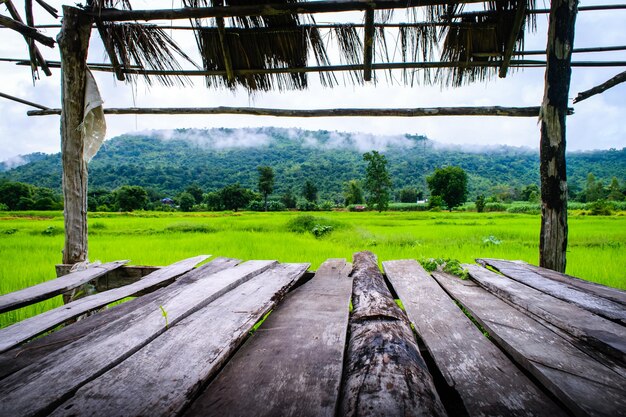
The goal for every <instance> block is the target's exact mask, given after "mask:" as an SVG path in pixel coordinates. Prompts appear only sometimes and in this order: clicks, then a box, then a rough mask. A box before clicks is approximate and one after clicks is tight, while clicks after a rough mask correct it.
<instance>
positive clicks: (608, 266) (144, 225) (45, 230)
mask: <svg viewBox="0 0 626 417" xmlns="http://www.w3.org/2000/svg"><path fill="white" fill-rule="evenodd" d="M308 215H310V216H313V217H314V218H313V219H310V218H308V219H306V218H305V219H303V218H302V217H301V216H303V214H302V213H297V212H274V213H251V212H243V213H232V212H227V213H156V212H137V213H120V214H118V213H90V216H89V236H90V239H89V257H90V260H91V261H96V260H99V261H102V262H108V261H113V260H118V259H130V260H131V264H134V265H166V264H168V263H172V262H174V261H177V260H180V259H183V258H185V257H190V256H195V255H199V254H211V255H213V256H227V257H234V258H239V259H242V260H249V259H276V260H278V261H281V262H310V263H311V269H317V267H318V266H319V265H320V264H321V263H322V262H323V261H324V260H325V259H327V258H347V259H351V257H352V254H353V253H354V252H356V251H360V250H365V249H367V250H371V251H372V252H374V253H376V254H377V255H378V258H379V260H380V261H384V260H389V259H406V258H413V259H420V258H430V257H434V258H440V257H441V258H456V259H459V260H460V261H462V262H473V260H474V259H475V258H477V257H493V258H502V259H521V260H524V261H527V262H530V263H533V264H537V263H538V257H539V255H538V252H539V250H538V241H539V227H540V216H538V215H528V214H512V213H469V212H459V213H457V212H454V213H444V212H442V213H435V212H408V213H402V212H386V213H373V212H365V213H349V212H316V213H309V214H308ZM2 216H4V217H1V218H0V294H5V293H7V292H11V291H15V290H17V289H20V288H24V287H27V286H30V285H34V284H36V283H38V282H42V281H44V280H47V279H52V278H54V276H55V274H54V264H55V263H59V262H60V260H61V249H62V247H63V216H62V213H60V212H26V213H25V212H21V213H4V214H3V215H2ZM315 225H318V226H331V228H332V230H330V231H329V232H328V231H327V232H326V233H325V234H324V235H323V236H321V237H316V236H315V235H314V234H313V233H311V232H310V230H311V228H312V227H314V226H315ZM320 229H323V228H319V227H318V230H320ZM625 247H626V216H623V213H621V214H618V215H614V216H583V215H577V213H576V212H574V213H572V214H571V215H570V219H569V250H568V254H567V273H568V274H571V275H575V276H578V277H581V278H584V279H587V280H590V281H595V282H599V283H602V284H605V285H609V286H613V287H617V288H622V289H626V256H625V255H624V248H625ZM60 304H61V300H60V297H57V298H55V299H52V300H49V301H46V302H42V303H39V304H36V305H34V306H31V307H27V308H23V309H20V310H16V311H14V312H9V313H6V314H3V315H0V327H3V326H6V325H8V324H10V323H13V322H15V321H18V320H22V319H24V318H27V317H29V316H32V315H34V314H38V313H40V312H42V311H45V310H47V309H49V308H52V307H56V306H58V305H60Z"/></svg>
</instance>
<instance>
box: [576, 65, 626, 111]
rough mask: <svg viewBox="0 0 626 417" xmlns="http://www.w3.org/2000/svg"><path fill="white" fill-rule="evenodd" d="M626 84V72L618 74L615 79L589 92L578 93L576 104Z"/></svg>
mask: <svg viewBox="0 0 626 417" xmlns="http://www.w3.org/2000/svg"><path fill="white" fill-rule="evenodd" d="M623 82H626V71H624V72H622V73H619V74H617V75H616V76H615V77H613V78H611V79H610V80H608V81H605V82H603V83H602V84H600V85H597V86H595V87H593V88H590V89H589V90H586V91H582V92H580V93H578V95H577V96H576V98H575V99H574V103H579V102H581V101H583V100H585V99H588V98H589V97H592V96H595V95H596V94H600V93H603V92H605V91H606V90H608V89H609V88H612V87H615V86H616V85H618V84H621V83H623Z"/></svg>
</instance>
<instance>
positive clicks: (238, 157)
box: [0, 128, 626, 198]
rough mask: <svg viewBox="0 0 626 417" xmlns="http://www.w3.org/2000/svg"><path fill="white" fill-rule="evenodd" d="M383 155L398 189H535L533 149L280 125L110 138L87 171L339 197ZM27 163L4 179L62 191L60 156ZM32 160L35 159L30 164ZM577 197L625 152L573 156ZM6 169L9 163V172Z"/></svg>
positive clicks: (178, 185) (145, 181) (165, 183)
mask: <svg viewBox="0 0 626 417" xmlns="http://www.w3.org/2000/svg"><path fill="white" fill-rule="evenodd" d="M369 150H378V151H379V152H382V153H384V154H385V155H386V157H387V159H388V161H389V170H390V173H391V176H392V180H393V185H394V188H395V189H397V190H399V189H401V188H403V187H405V186H412V187H416V188H418V189H426V182H425V177H426V176H427V175H429V174H430V173H432V171H433V170H434V169H435V168H437V167H441V166H445V165H459V166H461V167H462V168H463V169H465V170H466V171H467V172H468V174H469V177H470V194H472V195H473V194H475V193H477V192H480V193H488V192H489V191H490V190H491V189H493V188H494V187H499V186H510V187H523V186H525V185H528V184H538V183H539V155H538V153H537V151H535V150H531V149H528V148H517V147H510V146H503V145H496V146H486V147H485V146H480V147H479V146H475V147H472V146H463V147H458V146H457V147H455V146H449V145H445V146H444V145H441V144H438V143H436V142H434V141H431V140H429V139H427V138H426V137H424V136H417V135H393V136H380V135H371V134H363V133H342V132H330V131H325V130H319V131H307V130H300V129H282V128H245V129H206V130H200V129H176V130H156V131H146V132H140V133H134V134H126V135H122V136H119V137H116V138H113V139H111V140H108V141H106V142H105V143H104V144H103V146H102V148H101V149H100V151H99V152H98V154H97V155H96V157H95V158H94V159H93V160H92V161H91V162H90V164H89V183H90V188H91V189H96V188H103V189H107V190H112V189H115V188H117V187H119V186H121V185H126V184H129V185H141V186H144V187H150V188H153V189H155V190H157V191H161V192H164V193H166V194H169V195H175V194H177V193H178V192H180V191H181V190H183V189H184V188H185V187H186V186H187V185H189V184H192V183H196V184H198V185H200V186H201V187H202V188H203V189H205V190H206V191H211V190H217V189H220V188H222V187H224V186H226V185H229V184H232V183H235V182H239V183H240V184H241V185H243V186H245V187H249V188H253V189H255V188H256V182H257V170H256V168H257V167H258V166H260V165H269V166H271V167H273V168H274V171H275V174H276V190H275V192H276V193H281V192H284V191H286V190H288V189H292V190H293V191H294V192H296V193H297V192H299V190H300V188H301V186H302V184H303V183H304V181H306V180H307V179H311V180H313V181H314V182H315V183H316V185H317V186H318V188H319V190H320V195H321V197H322V198H332V197H333V196H335V195H336V194H339V193H341V192H342V189H343V183H344V182H346V181H349V180H351V179H361V178H363V177H364V172H365V163H364V162H363V159H362V154H363V153H364V152H367V151H369ZM33 155H34V156H31V155H27V156H25V157H22V158H23V159H24V160H25V161H27V163H25V164H24V165H21V166H18V167H15V168H12V169H8V170H6V172H4V173H1V174H0V178H6V179H10V180H14V181H22V182H27V183H31V184H34V185H37V186H42V187H49V188H53V189H60V188H61V162H60V154H56V155H43V154H33ZM31 158H32V159H31ZM567 163H568V176H569V181H570V187H571V188H572V189H573V190H576V189H577V188H582V186H583V185H584V182H585V180H586V177H587V174H588V173H589V172H593V173H594V175H595V176H596V178H597V179H600V180H602V181H604V183H605V184H608V183H609V182H610V179H611V178H612V177H613V176H616V177H617V178H618V179H619V180H620V181H623V180H624V178H625V173H626V148H625V149H622V150H607V151H593V152H573V153H569V154H568V156H567ZM7 166H8V165H7Z"/></svg>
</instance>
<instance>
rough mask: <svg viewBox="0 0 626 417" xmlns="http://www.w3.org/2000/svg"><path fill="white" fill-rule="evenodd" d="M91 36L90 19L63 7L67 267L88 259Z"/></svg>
mask: <svg viewBox="0 0 626 417" xmlns="http://www.w3.org/2000/svg"><path fill="white" fill-rule="evenodd" d="M90 33H91V19H90V18H86V17H84V16H83V15H82V14H81V12H80V10H78V9H76V8H74V7H69V6H63V27H62V29H61V33H59V36H58V38H57V41H58V43H59V50H60V52H61V105H62V110H61V155H62V161H63V198H64V205H65V209H64V215H65V247H64V249H63V263H64V264H73V263H76V262H81V261H84V260H86V259H87V163H86V162H85V159H84V157H83V147H84V144H83V132H82V128H81V123H82V121H83V109H84V102H85V80H86V71H87V48H88V46H89V35H90Z"/></svg>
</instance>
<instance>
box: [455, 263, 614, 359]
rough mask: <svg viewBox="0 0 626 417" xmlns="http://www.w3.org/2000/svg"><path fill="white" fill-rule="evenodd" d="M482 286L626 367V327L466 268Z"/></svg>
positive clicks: (478, 269)
mask: <svg viewBox="0 0 626 417" xmlns="http://www.w3.org/2000/svg"><path fill="white" fill-rule="evenodd" d="M463 267H464V268H467V270H468V271H469V273H470V275H471V277H472V278H473V279H474V280H475V281H476V282H478V284H479V285H480V286H481V287H483V288H485V289H486V290H487V291H489V292H491V293H492V294H495V295H497V296H498V297H500V298H502V299H503V300H505V301H507V302H509V303H511V304H513V305H514V306H516V307H517V308H519V309H520V310H522V311H524V312H528V313H529V314H531V315H534V316H537V317H539V318H541V319H543V320H546V321H547V322H549V323H551V324H552V325H554V326H556V327H558V328H559V329H561V330H563V331H565V332H567V333H569V334H571V335H572V336H574V337H576V338H578V339H580V340H582V341H584V342H586V343H588V344H589V345H591V346H593V347H594V348H596V349H600V350H602V351H603V352H605V353H607V354H609V355H611V356H613V357H614V358H616V359H617V360H619V361H620V362H621V363H622V364H626V328H625V327H624V326H621V325H619V324H617V323H614V322H612V321H610V320H606V319H604V318H602V317H600V316H598V315H596V314H593V313H591V312H589V311H587V310H585V309H583V308H580V307H578V306H575V305H573V304H570V303H567V302H565V301H562V300H559V299H557V298H554V297H552V296H550V295H547V294H544V293H542V292H541V291H537V290H535V289H534V288H530V287H528V286H526V285H524V284H520V283H519V282H516V281H514V280H512V279H509V278H506V277H503V276H502V275H498V274H496V273H495V272H492V271H489V270H487V269H485V268H483V267H480V266H478V265H463Z"/></svg>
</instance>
